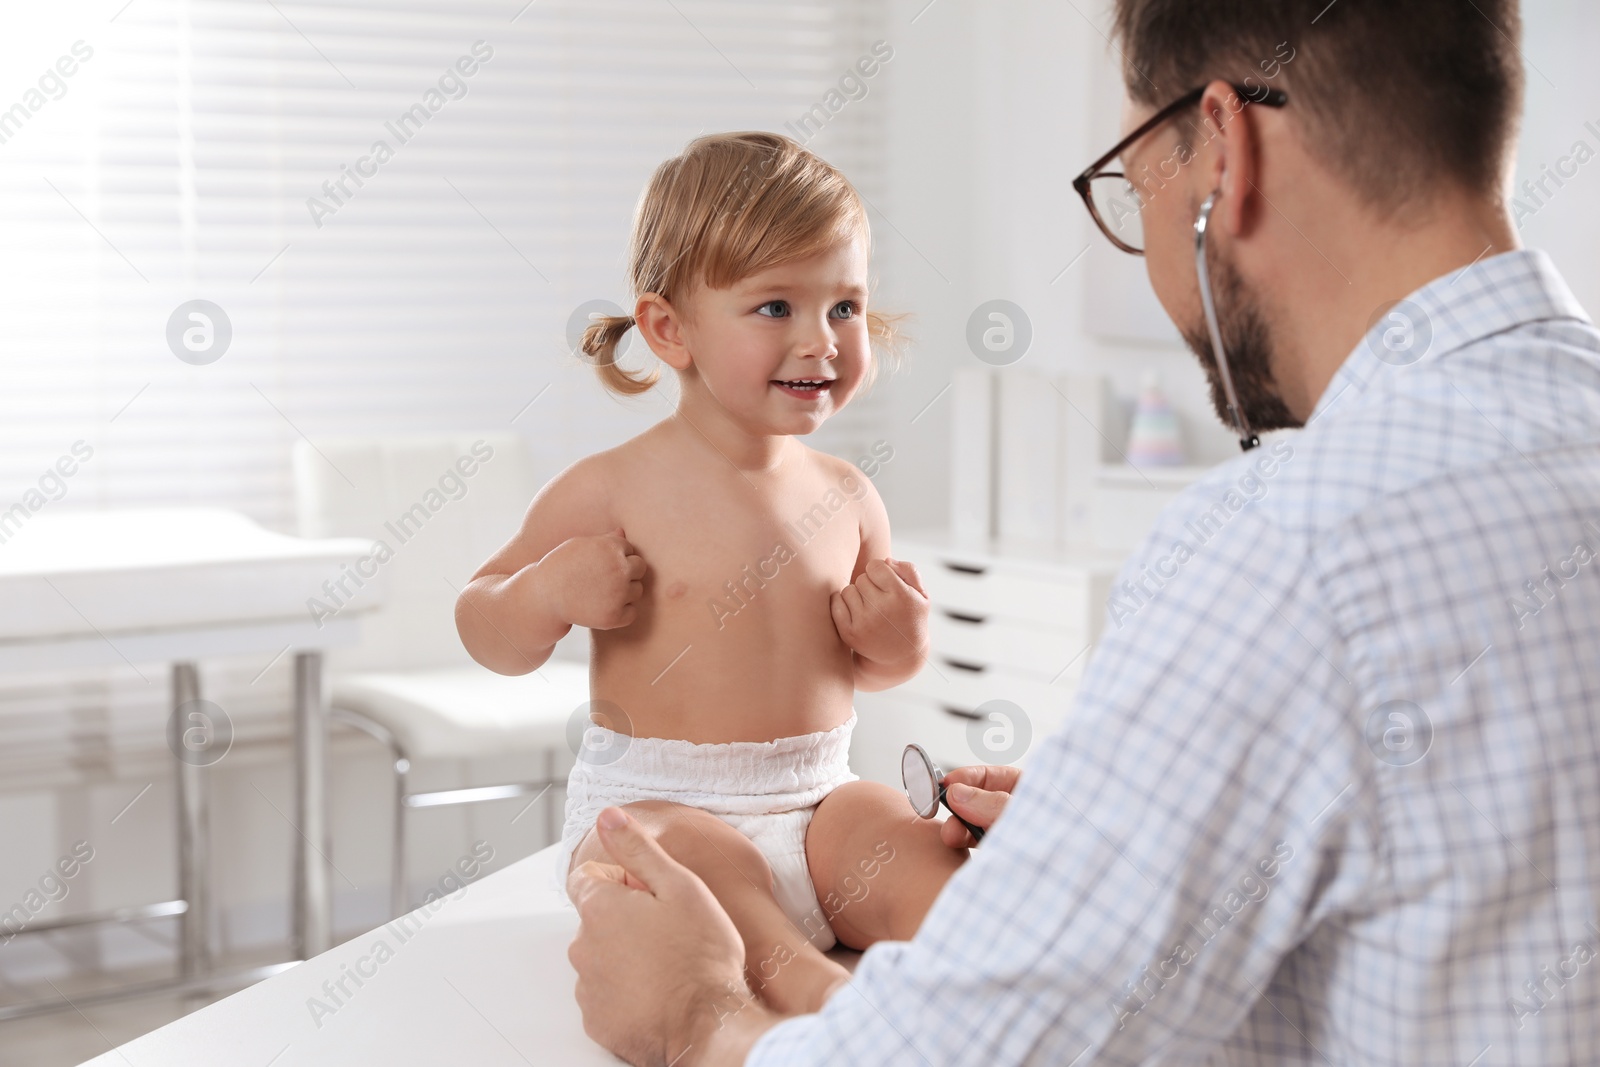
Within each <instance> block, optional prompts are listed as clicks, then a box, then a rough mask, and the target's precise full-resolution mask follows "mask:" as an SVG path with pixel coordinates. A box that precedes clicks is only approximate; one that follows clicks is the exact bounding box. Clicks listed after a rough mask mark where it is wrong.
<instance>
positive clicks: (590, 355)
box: [579, 315, 661, 396]
mask: <svg viewBox="0 0 1600 1067" xmlns="http://www.w3.org/2000/svg"><path fill="white" fill-rule="evenodd" d="M633 325H634V321H633V316H632V315H596V316H595V317H594V319H593V320H592V321H591V323H590V325H589V326H588V327H587V328H585V329H584V331H583V340H582V341H581V342H580V344H579V348H581V349H582V351H583V354H584V356H585V357H586V358H587V359H588V360H589V362H590V363H592V364H594V368H595V370H596V371H597V372H598V373H599V375H600V382H601V384H603V385H604V386H605V387H606V388H607V389H609V390H611V391H612V392H613V393H616V394H618V395H619V396H638V395H639V394H640V393H644V392H648V391H649V390H650V389H651V388H653V387H654V386H655V384H656V381H657V380H658V379H660V377H661V369H660V368H659V367H657V368H652V369H651V370H648V371H638V372H637V373H634V372H630V371H627V370H624V369H623V368H622V367H620V366H618V365H617V345H618V343H620V342H621V341H622V335H623V334H625V333H627V332H628V330H629V329H631V328H632V327H633Z"/></svg>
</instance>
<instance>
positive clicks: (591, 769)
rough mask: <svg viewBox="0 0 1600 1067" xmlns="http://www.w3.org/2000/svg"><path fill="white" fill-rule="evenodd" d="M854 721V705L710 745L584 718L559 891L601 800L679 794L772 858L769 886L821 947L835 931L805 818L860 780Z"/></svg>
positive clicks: (570, 793) (564, 830)
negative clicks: (798, 726)
mask: <svg viewBox="0 0 1600 1067" xmlns="http://www.w3.org/2000/svg"><path fill="white" fill-rule="evenodd" d="M855 725H856V715H855V712H854V711H851V713H850V718H849V719H847V720H846V721H845V722H842V723H840V724H839V725H838V726H835V727H834V728H833V729H831V730H820V731H818V732H816V733H813V734H801V735H799V736H797V737H780V738H778V739H777V740H774V741H731V742H726V743H722V744H714V745H700V744H695V743H694V742H693V741H683V740H677V739H670V738H661V737H629V736H628V735H627V734H621V733H617V732H615V731H613V730H609V729H607V728H606V727H604V726H593V725H591V726H589V727H588V728H587V729H586V730H585V731H584V734H583V746H582V748H581V750H580V751H579V753H578V762H577V763H575V764H574V765H573V767H572V774H571V775H570V776H569V777H568V779H567V807H566V813H567V814H566V823H565V825H564V826H563V827H562V832H561V852H560V855H559V856H558V858H557V862H556V880H557V882H558V883H559V884H560V887H561V891H562V895H563V896H565V893H566V879H567V867H568V864H569V863H570V862H571V857H572V852H573V850H574V849H576V848H577V847H578V843H579V842H580V841H582V840H583V835H584V834H586V833H588V831H589V828H590V827H592V826H593V825H594V821H595V818H596V816H598V815H599V814H600V811H601V809H603V808H608V807H610V806H612V805H614V804H627V803H631V802H632V801H635V800H670V801H675V802H677V803H679V804H687V805H688V806H690V807H693V808H700V809H701V810H703V811H708V812H710V813H711V814H713V815H715V816H717V817H718V818H719V819H721V820H722V821H723V822H725V823H727V824H728V825H729V826H732V827H733V828H734V829H735V830H738V831H739V832H740V833H742V834H744V835H745V836H746V837H748V838H749V839H750V840H751V841H752V842H754V843H755V845H756V847H757V848H759V849H760V850H761V854H762V855H763V856H765V857H766V860H767V864H768V865H769V866H770V867H771V868H772V879H773V895H774V896H776V897H777V900H778V904H779V905H780V906H781V907H782V908H783V912H784V914H785V915H787V916H788V917H789V920H790V921H791V922H793V923H794V924H795V925H796V926H797V927H799V928H800V930H801V931H802V932H804V933H805V935H806V936H807V937H808V938H810V940H811V943H812V944H814V945H816V946H817V948H818V949H820V950H822V951H824V952H826V951H827V950H828V949H830V948H832V947H833V945H834V941H835V938H834V936H833V930H832V928H831V927H830V926H829V925H828V920H827V916H826V914H825V913H824V912H823V910H822V907H821V905H820V904H819V903H818V901H817V893H816V888H815V887H814V886H813V885H812V884H811V869H810V867H809V866H808V865H807V863H806V828H807V827H809V826H810V825H811V814H812V812H814V811H815V810H816V807H817V804H818V803H820V802H821V800H822V798H823V797H825V796H827V795H828V794H829V793H831V792H833V791H834V790H835V789H837V788H838V787H839V786H841V785H843V784H844V783H846V782H853V781H855V780H856V775H854V774H852V773H851V772H850V762H849V752H850V734H851V731H852V730H854V729H855Z"/></svg>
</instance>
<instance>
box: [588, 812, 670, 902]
mask: <svg viewBox="0 0 1600 1067" xmlns="http://www.w3.org/2000/svg"><path fill="white" fill-rule="evenodd" d="M595 832H596V833H597V834H599V835H600V843H601V844H602V845H603V846H604V847H605V850H606V852H608V853H609V854H610V856H611V861H612V862H613V863H615V864H617V865H618V866H619V867H621V868H622V869H623V870H624V871H626V872H627V884H628V885H630V886H632V887H634V888H635V889H643V890H645V891H647V892H650V893H653V894H655V895H656V896H660V895H661V892H660V891H661V890H662V889H664V888H666V887H667V886H668V885H670V884H671V883H672V881H673V878H674V877H675V876H676V875H677V873H678V872H679V871H683V870H685V868H684V867H683V866H682V865H680V864H679V863H678V861H677V860H675V859H673V858H672V857H671V856H669V855H667V853H666V850H665V849H663V848H662V847H661V843H660V842H658V841H657V840H656V839H655V838H654V837H652V836H651V835H650V834H649V833H648V832H647V831H646V830H645V828H644V827H643V826H641V825H640V824H639V820H637V819H635V818H633V816H631V815H629V814H628V813H627V812H625V811H623V810H622V809H621V808H606V809H605V810H604V811H602V812H601V813H600V816H599V818H598V819H596V820H595Z"/></svg>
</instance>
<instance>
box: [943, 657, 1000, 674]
mask: <svg viewBox="0 0 1600 1067" xmlns="http://www.w3.org/2000/svg"><path fill="white" fill-rule="evenodd" d="M940 658H942V659H943V660H944V663H945V666H946V667H954V668H955V669H956V670H958V671H971V672H972V673H973V674H982V673H983V672H984V671H986V670H988V669H989V668H988V666H987V665H985V664H982V663H968V662H967V661H966V660H961V659H951V658H950V657H949V656H942V657H940Z"/></svg>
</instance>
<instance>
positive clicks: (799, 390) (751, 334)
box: [685, 238, 872, 434]
mask: <svg viewBox="0 0 1600 1067" xmlns="http://www.w3.org/2000/svg"><path fill="white" fill-rule="evenodd" d="M866 302H867V250H866V244H865V242H864V241H863V240H862V239H860V238H857V239H855V240H853V241H850V242H848V243H845V244H840V245H837V246H835V247H833V248H831V249H829V250H828V251H826V252H822V253H820V254H818V255H815V256H812V257H810V258H808V259H800V260H794V261H792V262H789V263H784V264H781V265H779V266H776V267H772V268H769V269H768V270H764V271H762V272H761V273H759V274H753V275H751V276H750V277H748V278H745V279H744V280H742V281H739V282H736V283H734V285H733V286H731V287H730V288H727V289H707V288H701V289H698V290H696V292H695V293H694V296H693V298H692V307H691V313H690V316H689V320H688V321H687V322H686V323H685V334H686V336H685V340H686V342H687V347H688V349H689V352H690V354H691V358H692V360H693V362H694V368H695V371H696V374H697V376H698V378H699V379H700V382H701V384H703V386H704V387H705V388H706V389H707V390H708V391H709V392H710V393H711V395H712V397H713V398H714V399H715V400H716V401H717V403H718V404H720V405H721V406H722V407H723V408H724V409H725V410H727V411H728V413H729V414H731V415H733V416H734V417H735V418H736V419H738V420H739V421H740V422H741V423H743V424H745V426H746V427H747V428H748V429H749V430H751V431H752V432H756V433H767V434H808V433H811V432H812V431H813V430H815V429H817V428H818V427H819V426H821V425H822V423H823V422H824V420H826V419H827V418H828V416H830V415H832V414H833V413H834V412H836V411H838V410H839V409H841V408H843V407H844V406H845V404H846V403H847V402H849V400H850V398H851V397H852V396H854V395H855V392H856V390H857V389H859V388H860V387H861V382H862V379H863V378H864V377H865V376H866V372H867V367H868V361H869V360H870V359H871V358H872V351H871V346H870V344H869V342H868V340H867V320H866ZM810 383H820V384H810Z"/></svg>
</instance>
